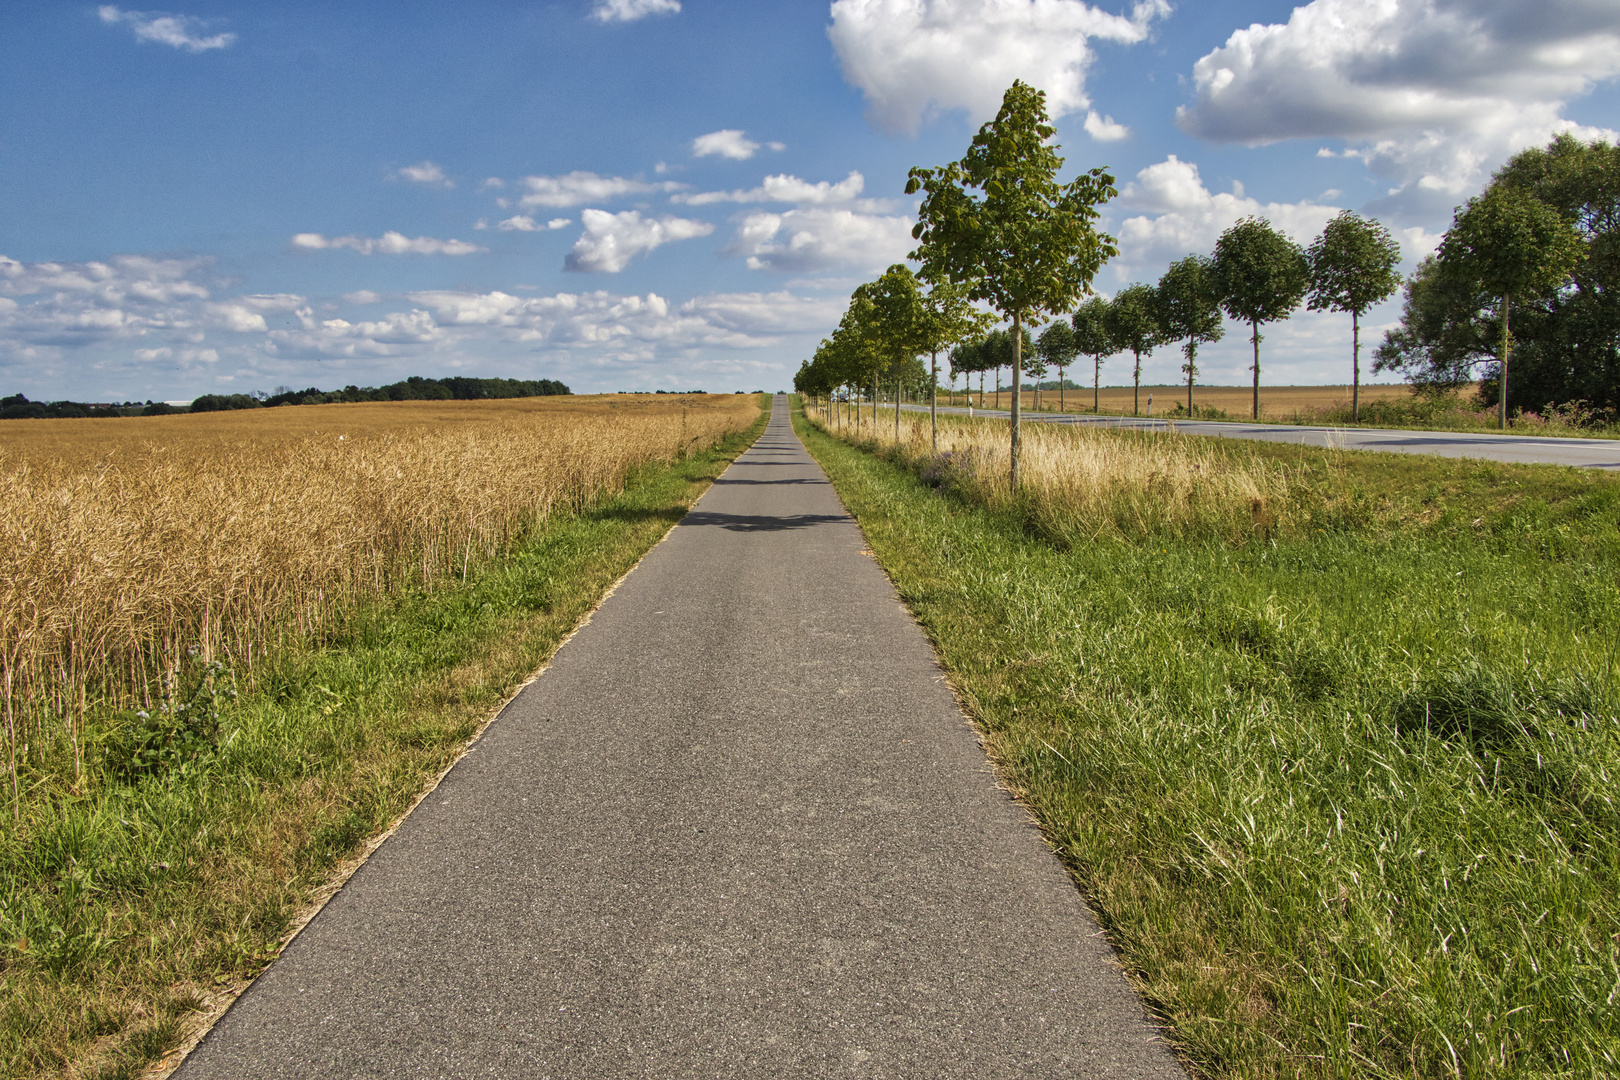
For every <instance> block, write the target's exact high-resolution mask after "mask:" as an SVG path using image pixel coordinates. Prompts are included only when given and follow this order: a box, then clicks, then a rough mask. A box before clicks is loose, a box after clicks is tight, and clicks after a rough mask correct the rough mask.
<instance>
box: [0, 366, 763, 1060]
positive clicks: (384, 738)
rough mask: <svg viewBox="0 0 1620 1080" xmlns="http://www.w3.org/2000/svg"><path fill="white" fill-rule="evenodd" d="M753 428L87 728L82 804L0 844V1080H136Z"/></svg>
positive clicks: (36, 812) (22, 825) (271, 943)
mask: <svg viewBox="0 0 1620 1080" xmlns="http://www.w3.org/2000/svg"><path fill="white" fill-rule="evenodd" d="M764 405H765V413H764V415H762V416H761V418H760V420H759V422H758V423H757V424H756V425H755V426H754V427H753V429H752V430H750V431H749V432H746V433H743V434H739V435H737V436H734V437H732V438H731V439H728V440H727V441H726V442H724V443H723V444H721V445H720V446H718V447H715V448H714V449H712V450H710V451H707V452H703V453H698V454H694V455H693V456H691V457H689V458H687V459H686V460H685V461H683V462H681V463H679V464H677V465H674V466H670V467H660V468H648V469H644V470H642V471H640V472H639V473H638V474H637V475H635V476H634V477H632V479H631V481H630V482H629V483H628V484H627V486H626V488H625V490H624V492H623V493H622V494H621V495H618V496H615V497H612V498H608V499H605V500H603V501H602V502H601V503H600V504H598V505H597V506H596V507H595V508H593V509H591V510H589V511H585V512H582V513H579V514H576V515H571V516H559V517H556V518H553V519H552V520H550V521H549V522H547V523H546V524H545V525H544V526H543V527H542V528H541V529H540V530H539V531H538V533H537V534H536V535H535V536H534V537H532V538H531V539H529V540H528V541H526V542H525V543H524V544H523V545H522V546H521V547H520V548H519V549H518V550H517V551H516V552H515V553H513V554H512V555H511V556H510V557H508V558H505V559H502V560H500V561H498V562H492V563H490V564H487V565H485V566H482V567H477V568H474V570H473V572H471V573H470V574H469V578H468V581H467V582H466V583H465V584H463V585H458V586H455V587H451V588H443V589H437V590H434V591H430V592H417V593H413V594H410V595H405V596H400V597H397V598H395V599H394V600H392V601H390V602H389V603H387V604H385V605H381V606H377V607H374V608H371V609H369V610H366V611H361V612H357V613H355V614H354V616H353V617H352V618H350V619H349V620H348V622H347V625H346V627H345V628H344V629H342V630H341V631H339V632H336V633H333V634H331V635H329V636H328V638H327V639H326V640H324V641H322V642H319V643H316V644H314V645H312V646H310V647H309V648H307V649H303V650H300V651H297V652H289V653H286V654H284V655H281V656H278V657H274V658H271V659H270V660H269V661H267V662H265V663H263V664H262V665H260V666H258V667H257V668H256V669H255V671H254V672H253V673H252V676H251V679H250V680H243V683H244V685H242V687H241V688H240V690H239V691H238V690H237V688H236V683H237V680H236V679H234V678H233V676H232V675H231V673H230V672H226V671H221V670H217V669H215V670H209V669H206V668H199V669H198V670H196V671H194V672H192V673H190V678H189V679H188V681H187V685H186V687H185V692H184V694H183V695H182V698H183V700H184V701H185V703H186V704H187V705H188V710H187V713H186V716H187V719H186V720H185V722H184V723H183V724H178V725H177V724H175V723H170V724H169V725H168V728H167V730H160V729H161V728H162V725H160V724H158V722H157V721H156V720H154V719H153V718H150V717H148V718H139V717H135V716H129V717H125V718H123V719H124V723H123V724H122V725H119V724H116V723H115V724H108V725H106V730H107V731H108V732H109V734H108V736H107V737H106V739H105V740H104V742H103V743H102V744H101V745H99V746H97V747H94V748H92V752H91V753H90V755H89V757H90V759H91V761H92V763H98V764H96V767H95V768H94V769H93V770H92V773H91V775H90V778H89V781H88V782H87V783H86V784H85V785H84V789H83V791H82V793H80V794H59V795H57V796H55V797H52V798H49V799H43V800H36V801H32V802H28V803H25V804H24V816H23V817H22V818H21V819H20V820H18V821H11V820H6V821H3V822H0V1075H4V1076H9V1077H32V1076H45V1075H58V1074H64V1073H66V1074H69V1075H76V1076H85V1077H89V1076H96V1077H107V1078H112V1077H131V1076H135V1075H138V1074H139V1073H140V1072H141V1070H142V1069H143V1068H144V1066H146V1065H147V1064H148V1063H149V1062H151V1061H154V1060H156V1059H157V1058H159V1057H160V1056H161V1055H162V1054H164V1053H165V1052H166V1051H167V1050H168V1049H169V1048H170V1047H171V1046H173V1045H174V1044H175V1042H176V1040H177V1038H178V1037H179V1036H180V1034H181V1032H182V1030H183V1028H184V1026H185V1024H186V1022H187V1020H188V1018H189V1017H193V1016H194V1015H195V1014H196V1010H198V1009H199V1008H200V1007H201V1006H203V1004H204V1003H205V1002H209V1001H210V999H211V998H213V997H215V996H216V995H217V993H218V991H220V990H221V989H222V988H229V987H232V986H236V985H240V983H241V981H242V980H244V979H246V978H248V977H251V976H252V975H254V974H255V973H257V972H258V971H259V970H261V969H262V968H263V967H264V966H265V965H266V964H267V963H268V962H269V961H270V960H271V959H273V958H274V956H275V955H276V953H277V952H278V951H279V948H280V943H281V939H282V938H283V936H284V935H285V934H286V933H287V932H288V930H289V928H290V927H291V925H292V920H293V919H294V918H295V917H296V916H297V914H298V913H299V912H300V910H301V909H304V908H306V907H307V906H308V905H309V904H310V903H311V901H312V899H313V898H314V897H315V896H316V895H317V894H318V892H319V891H320V890H321V888H322V887H323V886H324V885H325V884H326V883H327V882H328V881H329V880H330V879H331V877H332V875H333V873H334V871H335V869H336V868H337V867H338V866H339V864H340V863H341V862H342V861H343V860H345V859H346V858H348V857H350V856H352V855H353V854H354V853H356V852H357V851H359V850H360V849H361V848H362V847H363V845H364V844H365V843H366V842H367V841H368V840H369V839H370V838H372V837H375V836H376V835H377V834H379V833H380V832H382V831H383V830H385V829H386V828H388V827H389V826H390V825H391V824H392V823H393V822H395V821H396V820H397V819H398V817H399V815H400V814H401V813H402V812H403V811H404V810H405V809H407V808H408V807H409V805H410V804H411V801H412V800H413V799H414V798H415V796H416V795H417V794H418V793H419V792H420V791H421V790H422V788H423V786H424V784H425V783H427V782H428V781H429V780H430V779H431V778H432V777H433V776H435V775H436V774H438V773H439V772H440V771H441V770H442V769H444V768H445V767H446V766H447V765H449V764H450V763H451V762H452V761H454V760H455V758H456V757H457V756H458V755H459V754H460V753H461V751H462V750H463V749H464V748H465V745H466V743H467V741H468V739H469V738H471V737H472V735H473V734H474V733H475V732H476V731H477V730H479V727H480V725H481V724H482V723H483V722H484V721H486V720H487V719H488V718H489V716H490V714H491V711H492V710H493V709H494V708H495V707H496V706H497V705H499V704H500V702H501V701H503V700H504V699H505V697H506V696H507V695H509V694H510V693H511V692H512V690H513V689H514V688H515V687H516V686H518V685H519V684H520V683H521V682H522V681H523V679H525V678H526V677H528V676H529V675H530V674H531V673H533V672H534V670H535V669H536V668H538V667H539V666H540V665H541V664H542V663H543V662H544V661H545V660H546V659H547V658H548V657H549V656H550V655H551V654H552V652H553V651H554V650H555V649H556V648H557V645H558V644H559V643H560V642H561V640H562V639H563V638H564V637H565V636H566V635H567V634H568V633H569V632H570V631H571V630H572V629H573V628H574V627H575V626H576V625H577V624H578V622H579V620H580V619H581V618H582V617H583V616H584V615H585V614H586V613H587V612H588V611H589V610H590V609H591V607H592V606H593V605H594V604H595V603H596V602H597V601H598V600H599V599H600V598H601V596H602V594H603V593H604V592H605V591H606V590H607V588H608V587H609V586H610V585H612V583H613V582H614V581H616V580H617V579H618V578H619V577H620V576H622V575H623V574H624V573H625V572H626V571H627V570H629V569H630V567H632V566H633V565H634V564H635V562H636V560H638V559H639V558H640V557H641V556H642V555H643V554H644V553H645V552H646V551H647V550H648V549H649V548H650V547H651V546H652V545H653V544H654V543H656V542H657V541H658V539H659V538H660V537H662V536H663V535H664V533H665V532H667V531H668V529H669V528H670V526H671V525H673V524H674V523H675V522H676V521H678V520H680V517H681V516H682V514H684V513H685V511H686V509H687V508H688V507H689V506H690V505H691V504H692V502H694V501H695V500H696V498H697V497H698V496H699V495H701V494H702V493H703V491H705V490H706V489H707V488H708V486H709V484H710V483H711V482H712V481H713V480H714V479H715V477H717V476H719V474H720V473H721V472H722V471H723V470H724V469H725V467H726V466H727V465H728V464H729V463H730V462H731V461H732V459H734V458H735V457H736V456H737V455H738V454H739V453H741V452H742V450H744V449H745V448H746V447H747V446H748V445H749V444H750V443H752V442H753V440H754V439H755V438H757V437H758V435H759V433H760V432H761V431H762V430H763V428H764V424H765V421H766V418H767V417H768V415H769V399H768V398H767V399H765V400H764ZM154 731H158V732H159V734H161V735H162V736H163V737H162V738H156V737H154Z"/></svg>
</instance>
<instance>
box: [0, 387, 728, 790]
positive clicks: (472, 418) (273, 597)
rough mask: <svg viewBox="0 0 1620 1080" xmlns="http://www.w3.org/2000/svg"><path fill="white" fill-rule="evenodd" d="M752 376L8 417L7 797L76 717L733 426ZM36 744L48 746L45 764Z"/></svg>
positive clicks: (4, 569) (244, 652)
mask: <svg viewBox="0 0 1620 1080" xmlns="http://www.w3.org/2000/svg"><path fill="white" fill-rule="evenodd" d="M757 415H758V403H757V399H756V398H754V397H752V396H719V395H716V396H706V397H695V396H682V397H681V398H676V399H670V398H637V397H611V398H596V399H588V398H587V399H580V398H570V399H527V400H518V401H499V402H420V403H414V402H413V403H403V402H402V403H375V404H360V405H342V406H338V405H324V406H310V407H299V408H282V409H275V410H265V411H263V412H247V413H234V414H223V415H221V414H215V415H211V416H195V417H192V416H179V417H169V418H151V419H146V418H131V419H129V420H123V421H118V420H58V421H13V422H10V423H8V424H7V425H5V428H6V430H5V431H4V433H3V436H0V507H3V511H0V692H3V693H4V717H3V719H4V725H5V727H4V737H5V753H6V760H5V762H4V767H5V768H6V770H7V772H8V773H9V778H8V779H9V781H10V787H11V789H12V790H11V792H10V793H9V794H10V795H11V797H12V801H13V805H16V802H17V799H18V786H19V776H20V775H22V776H26V775H27V773H28V772H29V770H30V767H33V768H34V769H36V770H39V772H38V775H40V776H43V775H46V774H47V773H50V772H55V773H56V774H57V775H61V774H62V771H63V768H65V767H66V765H67V759H66V755H69V754H71V757H72V765H71V768H72V776H73V782H74V783H77V782H78V780H79V777H80V775H81V761H82V754H83V746H84V742H85V723H86V716H87V715H88V714H91V713H92V712H94V711H95V710H97V709H101V708H109V707H145V708H151V707H153V705H154V703H155V702H157V701H158V700H159V699H160V698H162V697H163V695H164V694H165V693H166V692H167V691H168V689H169V688H171V687H172V686H173V684H174V681H175V678H176V673H177V672H178V671H179V670H180V669H181V668H182V666H183V665H184V664H185V663H186V662H187V660H188V658H191V657H195V658H197V659H199V660H201V661H204V662H209V661H220V662H223V663H225V664H229V665H230V666H232V667H233V668H235V669H236V670H238V671H241V670H244V669H246V668H247V667H248V666H250V665H251V664H252V662H253V661H254V659H255V658H257V657H259V656H262V655H263V654H264V653H265V652H266V651H267V650H270V649H273V648H275V647H277V646H278V645H279V644H281V643H283V642H285V641H286V640H288V639H289V638H294V637H304V636H307V635H310V634H312V633H317V632H319V631H320V630H321V629H322V628H323V627H326V626H328V625H329V624H330V623H331V621H332V619H333V618H334V616H336V615H338V614H340V613H341V612H343V611H344V610H347V609H350V608H351V606H352V605H355V604H357V603H361V602H365V601H367V600H370V599H374V598H377V597H381V596H384V595H386V594H388V593H390V592H392V591H395V590H399V589H403V588H417V587H423V586H430V585H432V584H434V583H436V582H441V581H444V580H446V579H453V578H456V577H458V576H459V577H465V575H466V574H467V572H468V568H469V566H471V565H474V564H476V562H477V561H479V560H482V559H486V558H489V557H491V556H495V555H498V554H499V553H501V552H502V551H504V550H506V549H508V548H509V547H510V546H511V545H512V544H513V543H514V542H515V541H516V540H518V539H519V538H521V537H522V536H523V535H524V534H525V533H526V531H528V530H529V529H531V528H532V527H534V526H535V525H536V524H537V523H539V522H540V521H542V520H543V519H544V518H546V517H547V515H550V514H553V513H556V512H559V511H565V510H574V509H578V508H581V507H584V506H586V505H588V504H590V503H591V502H592V501H594V500H595V499H597V498H599V497H601V496H602V495H603V494H605V493H609V492H616V491H618V490H620V489H621V487H622V485H623V483H624V481H625V479H626V477H627V475H628V474H629V473H630V472H631V470H633V469H635V468H636V467H638V466H641V465H645V464H649V463H654V462H669V461H672V460H674V459H676V458H678V457H679V456H681V455H683V454H684V453H687V452H689V451H691V450H692V449H693V448H696V447H707V446H709V445H712V444H713V443H714V442H716V441H718V440H719V439H720V438H722V437H723V436H725V435H727V434H729V433H732V432H735V431H739V430H742V429H745V428H746V427H747V426H748V425H749V424H751V423H752V422H753V421H754V419H755V417H756V416H757ZM48 759H55V763H56V765H57V766H58V767H57V768H55V769H51V768H47V765H48Z"/></svg>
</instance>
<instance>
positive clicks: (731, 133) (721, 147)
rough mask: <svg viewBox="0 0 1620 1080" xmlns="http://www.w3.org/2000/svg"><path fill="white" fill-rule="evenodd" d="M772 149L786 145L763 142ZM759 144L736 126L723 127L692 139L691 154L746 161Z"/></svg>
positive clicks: (755, 151)
mask: <svg viewBox="0 0 1620 1080" xmlns="http://www.w3.org/2000/svg"><path fill="white" fill-rule="evenodd" d="M764 145H765V146H767V147H769V148H770V149H772V150H786V149H787V147H786V146H784V145H783V144H782V143H779V142H771V143H765V144H764ZM759 148H760V144H759V143H757V142H754V141H753V140H752V139H750V138H748V137H747V136H746V135H745V134H744V133H743V132H741V131H739V130H738V129H736V128H724V129H722V130H720V131H711V132H709V133H708V134H707V135H699V136H698V137H697V138H695V139H693V140H692V156H693V157H708V156H709V155H711V154H716V155H719V156H720V157H725V158H730V159H732V160H733V161H747V160H748V159H749V158H751V157H753V156H754V155H755V154H757V153H758V152H759Z"/></svg>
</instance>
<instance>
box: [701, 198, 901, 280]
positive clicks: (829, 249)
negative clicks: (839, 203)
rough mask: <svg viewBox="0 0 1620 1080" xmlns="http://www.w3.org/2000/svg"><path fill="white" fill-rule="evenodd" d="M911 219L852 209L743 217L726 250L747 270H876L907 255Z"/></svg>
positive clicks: (823, 208)
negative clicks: (740, 259)
mask: <svg viewBox="0 0 1620 1080" xmlns="http://www.w3.org/2000/svg"><path fill="white" fill-rule="evenodd" d="M911 225H912V222H911V219H910V218H905V217H897V216H889V215H882V214H863V213H859V212H857V211H854V210H848V209H841V208H831V207H809V208H805V209H797V210H788V211H786V212H785V213H781V214H770V213H754V214H748V215H747V216H746V217H744V218H743V220H742V222H741V223H740V224H739V225H738V227H737V232H736V235H735V236H733V237H732V241H731V243H730V244H729V245H727V247H726V253H727V254H729V255H742V256H744V257H745V258H746V259H747V265H748V268H749V269H750V270H785V271H794V272H800V273H804V272H815V271H821V270H828V269H834V268H853V269H859V270H865V271H874V270H881V269H883V268H884V267H886V266H889V265H891V264H893V263H897V262H900V261H902V260H903V259H905V257H906V252H908V251H909V250H911V248H912V246H913V243H914V242H913V240H912V238H911Z"/></svg>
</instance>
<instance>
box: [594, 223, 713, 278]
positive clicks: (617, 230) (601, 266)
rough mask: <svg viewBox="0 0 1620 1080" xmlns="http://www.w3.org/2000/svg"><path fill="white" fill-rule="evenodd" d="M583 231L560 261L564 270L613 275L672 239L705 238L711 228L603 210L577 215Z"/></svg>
mask: <svg viewBox="0 0 1620 1080" xmlns="http://www.w3.org/2000/svg"><path fill="white" fill-rule="evenodd" d="M579 220H580V224H581V225H583V226H584V227H585V231H584V232H583V233H581V234H580V236H579V239H578V240H576V241H575V242H574V247H573V250H571V251H569V253H568V257H567V258H566V259H565V260H564V261H563V269H565V270H583V271H590V272H596V273H604V274H616V273H618V272H619V271H620V270H623V269H624V268H625V267H626V266H629V265H630V260H632V259H634V258H635V257H636V256H637V255H642V254H645V253H646V252H649V251H651V250H652V249H653V248H655V247H659V246H660V245H662V244H667V243H669V242H670V241H672V240H690V239H692V238H693V237H697V236H708V235H709V234H710V233H712V232H714V226H713V225H710V224H709V223H708V222H707V221H693V220H692V219H690V218H678V217H673V216H665V217H661V218H644V217H642V216H641V214H640V213H639V212H638V211H635V210H626V211H624V212H623V213H620V214H610V213H608V212H607V211H606V210H584V211H582V212H581V213H580V215H579Z"/></svg>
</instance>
